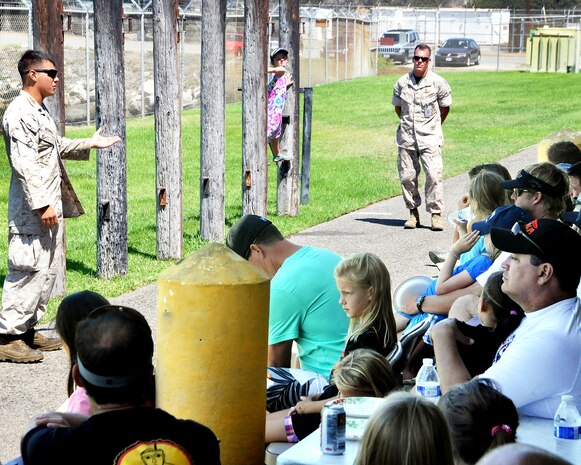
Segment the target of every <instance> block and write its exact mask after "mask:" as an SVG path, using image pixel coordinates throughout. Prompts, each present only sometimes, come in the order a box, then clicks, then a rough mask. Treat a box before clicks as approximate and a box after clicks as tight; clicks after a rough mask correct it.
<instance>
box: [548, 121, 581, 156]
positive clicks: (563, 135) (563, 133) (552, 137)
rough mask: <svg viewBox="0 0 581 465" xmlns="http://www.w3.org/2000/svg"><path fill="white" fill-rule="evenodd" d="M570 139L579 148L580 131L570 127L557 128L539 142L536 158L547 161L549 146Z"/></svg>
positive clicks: (580, 143) (580, 146)
mask: <svg viewBox="0 0 581 465" xmlns="http://www.w3.org/2000/svg"><path fill="white" fill-rule="evenodd" d="M561 141H570V142H573V143H574V144H575V145H576V146H577V147H579V148H580V149H581V131H574V130H573V129H570V128H563V129H559V130H558V131H557V132H554V133H552V134H549V135H548V136H547V137H545V138H544V139H543V140H541V141H540V142H539V145H538V146H537V157H538V158H537V159H538V161H539V163H540V162H543V161H548V152H549V147H550V146H551V145H553V144H554V143H556V142H561Z"/></svg>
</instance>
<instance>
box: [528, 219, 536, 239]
mask: <svg viewBox="0 0 581 465" xmlns="http://www.w3.org/2000/svg"><path fill="white" fill-rule="evenodd" d="M537 229H539V223H538V221H537V220H533V221H531V222H530V223H529V224H527V225H525V231H526V233H527V235H529V236H530V235H531V234H532V233H534V232H535V231H536V230H537Z"/></svg>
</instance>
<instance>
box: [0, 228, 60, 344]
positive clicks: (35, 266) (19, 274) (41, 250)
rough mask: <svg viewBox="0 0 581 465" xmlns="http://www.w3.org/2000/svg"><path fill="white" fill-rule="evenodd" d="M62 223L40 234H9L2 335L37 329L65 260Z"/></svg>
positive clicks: (1, 314)
mask: <svg viewBox="0 0 581 465" xmlns="http://www.w3.org/2000/svg"><path fill="white" fill-rule="evenodd" d="M63 229H64V228H63V223H62V220H61V221H59V223H57V224H56V225H55V226H53V227H52V228H43V229H42V233H41V234H14V233H9V235H8V276H6V279H5V281H4V289H3V293H2V312H1V313H0V334H13V335H19V334H23V333H25V332H26V331H27V330H28V329H31V328H32V327H34V325H35V324H36V323H38V321H39V320H40V319H41V318H42V316H43V315H44V313H45V312H46V305H47V303H48V300H49V298H50V295H51V293H52V289H53V287H54V283H55V280H56V276H57V265H58V263H59V262H60V261H61V260H62V259H63V258H64V257H62V254H63V250H62V244H63Z"/></svg>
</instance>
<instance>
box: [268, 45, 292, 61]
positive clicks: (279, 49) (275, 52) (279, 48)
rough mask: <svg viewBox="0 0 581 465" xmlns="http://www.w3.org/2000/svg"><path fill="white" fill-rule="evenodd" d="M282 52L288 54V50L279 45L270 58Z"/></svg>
mask: <svg viewBox="0 0 581 465" xmlns="http://www.w3.org/2000/svg"><path fill="white" fill-rule="evenodd" d="M281 52H282V53H284V54H285V55H286V56H288V50H287V49H286V48H282V47H278V48H275V49H274V50H273V51H272V52H270V59H271V60H272V59H273V58H274V57H275V55H276V54H277V53H281Z"/></svg>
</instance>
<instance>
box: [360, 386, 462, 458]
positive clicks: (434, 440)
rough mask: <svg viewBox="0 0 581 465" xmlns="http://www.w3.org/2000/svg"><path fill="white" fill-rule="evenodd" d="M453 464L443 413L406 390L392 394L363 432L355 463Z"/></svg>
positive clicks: (448, 434)
mask: <svg viewBox="0 0 581 465" xmlns="http://www.w3.org/2000/svg"><path fill="white" fill-rule="evenodd" d="M378 464H381V465H454V458H453V455H452V444H451V441H450V433H449V430H448V425H447V424H446V420H445V419H444V416H443V415H442V412H440V410H439V409H438V407H437V406H436V405H434V404H433V403H431V402H430V401H428V400H426V399H424V398H422V397H419V396H414V395H412V394H409V393H406V392H395V393H392V394H390V395H389V396H388V397H387V399H386V400H385V402H384V404H383V405H382V406H381V407H380V408H379V409H377V410H376V411H375V413H374V414H373V415H372V416H371V418H370V419H369V423H368V424H367V427H366V429H365V433H364V434H363V439H362V440H361V446H360V447H359V452H358V453H357V458H356V459H355V465H378Z"/></svg>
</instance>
